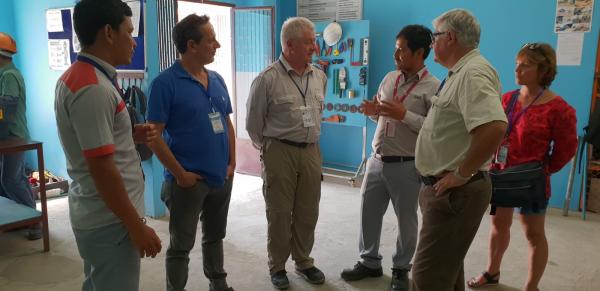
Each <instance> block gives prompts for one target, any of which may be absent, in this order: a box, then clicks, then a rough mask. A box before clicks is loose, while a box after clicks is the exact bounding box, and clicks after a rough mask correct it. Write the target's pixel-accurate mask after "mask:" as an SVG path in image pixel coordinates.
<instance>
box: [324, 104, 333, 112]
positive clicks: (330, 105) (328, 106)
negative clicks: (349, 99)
mask: <svg viewBox="0 0 600 291" xmlns="http://www.w3.org/2000/svg"><path fill="white" fill-rule="evenodd" d="M325 108H327V111H331V110H333V103H327V106H325Z"/></svg>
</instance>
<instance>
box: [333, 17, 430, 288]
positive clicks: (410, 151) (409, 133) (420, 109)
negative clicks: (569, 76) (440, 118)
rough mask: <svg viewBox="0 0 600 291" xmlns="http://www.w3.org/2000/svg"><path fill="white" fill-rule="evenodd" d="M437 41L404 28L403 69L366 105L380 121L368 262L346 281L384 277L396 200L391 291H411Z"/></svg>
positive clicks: (399, 50)
mask: <svg viewBox="0 0 600 291" xmlns="http://www.w3.org/2000/svg"><path fill="white" fill-rule="evenodd" d="M431 37H432V36H431V30H429V29H428V28H426V27H424V26H422V25H409V26H406V27H404V28H403V29H402V30H401V31H400V32H399V33H398V35H397V36H396V51H395V52H394V61H395V63H396V68H397V70H395V71H392V72H389V73H388V74H387V75H386V76H385V78H384V79H383V81H382V82H381V84H380V85H379V90H378V94H377V100H374V101H365V102H363V106H364V108H365V111H364V114H366V115H368V116H369V117H371V118H372V119H373V120H374V121H376V122H377V130H376V131H375V136H374V139H373V155H372V156H371V158H369V161H368V163H367V171H366V174H365V180H364V181H363V185H362V189H361V194H362V204H361V227H360V237H359V252H360V257H361V259H362V260H361V261H359V262H358V263H356V265H355V266H354V268H352V269H345V270H344V271H343V272H342V274H341V276H342V278H343V279H344V280H346V281H354V280H360V279H363V278H366V277H380V276H382V275H383V272H382V268H381V259H382V256H381V255H380V254H379V240H380V237H381V226H382V221H383V215H384V214H385V212H386V210H387V208H388V205H389V203H390V200H391V201H392V205H393V207H394V211H395V213H396V218H397V220H398V229H399V233H398V237H397V240H396V252H395V253H394V255H393V268H392V283H391V290H394V291H395V290H402V291H408V274H407V273H408V271H409V270H410V268H411V264H410V261H411V260H412V257H413V255H414V252H415V248H416V245H417V197H418V195H419V189H420V187H421V181H420V180H419V177H418V174H417V171H416V169H415V162H414V159H415V158H414V155H415V143H416V141H417V135H418V133H419V130H420V129H421V125H422V124H423V120H424V119H425V115H426V114H427V111H429V107H430V106H431V97H432V96H433V95H434V94H435V92H436V91H437V89H438V87H439V84H440V81H439V80H438V79H437V78H436V77H434V76H433V75H432V74H430V73H429V71H428V70H427V68H426V67H425V63H424V62H425V59H427V56H428V55H429V51H430V49H431V48H430V46H431Z"/></svg>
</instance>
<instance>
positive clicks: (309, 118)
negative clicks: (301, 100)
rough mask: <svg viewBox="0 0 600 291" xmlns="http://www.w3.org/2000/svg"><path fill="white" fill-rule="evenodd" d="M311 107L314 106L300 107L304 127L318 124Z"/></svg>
mask: <svg viewBox="0 0 600 291" xmlns="http://www.w3.org/2000/svg"><path fill="white" fill-rule="evenodd" d="M311 109H312V108H310V107H306V106H302V107H300V111H302V124H303V125H304V127H313V126H315V125H316V124H315V118H314V116H313V113H312V110H311Z"/></svg>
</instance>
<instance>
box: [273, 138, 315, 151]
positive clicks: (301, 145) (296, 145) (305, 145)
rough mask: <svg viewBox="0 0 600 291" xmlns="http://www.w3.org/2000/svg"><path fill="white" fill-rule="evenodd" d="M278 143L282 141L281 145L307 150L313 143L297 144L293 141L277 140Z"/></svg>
mask: <svg viewBox="0 0 600 291" xmlns="http://www.w3.org/2000/svg"><path fill="white" fill-rule="evenodd" d="M277 140H278V141H280V142H281V143H284V144H287V145H291V146H293V147H297V148H302V149H303V148H306V147H307V146H309V145H311V144H312V143H307V142H295V141H291V140H287V139H277Z"/></svg>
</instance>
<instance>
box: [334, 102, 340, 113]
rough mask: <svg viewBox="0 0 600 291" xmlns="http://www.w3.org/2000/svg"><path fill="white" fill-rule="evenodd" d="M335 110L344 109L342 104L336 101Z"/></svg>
mask: <svg viewBox="0 0 600 291" xmlns="http://www.w3.org/2000/svg"><path fill="white" fill-rule="evenodd" d="M333 110H334V111H340V110H342V104H340V103H335V105H333Z"/></svg>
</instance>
